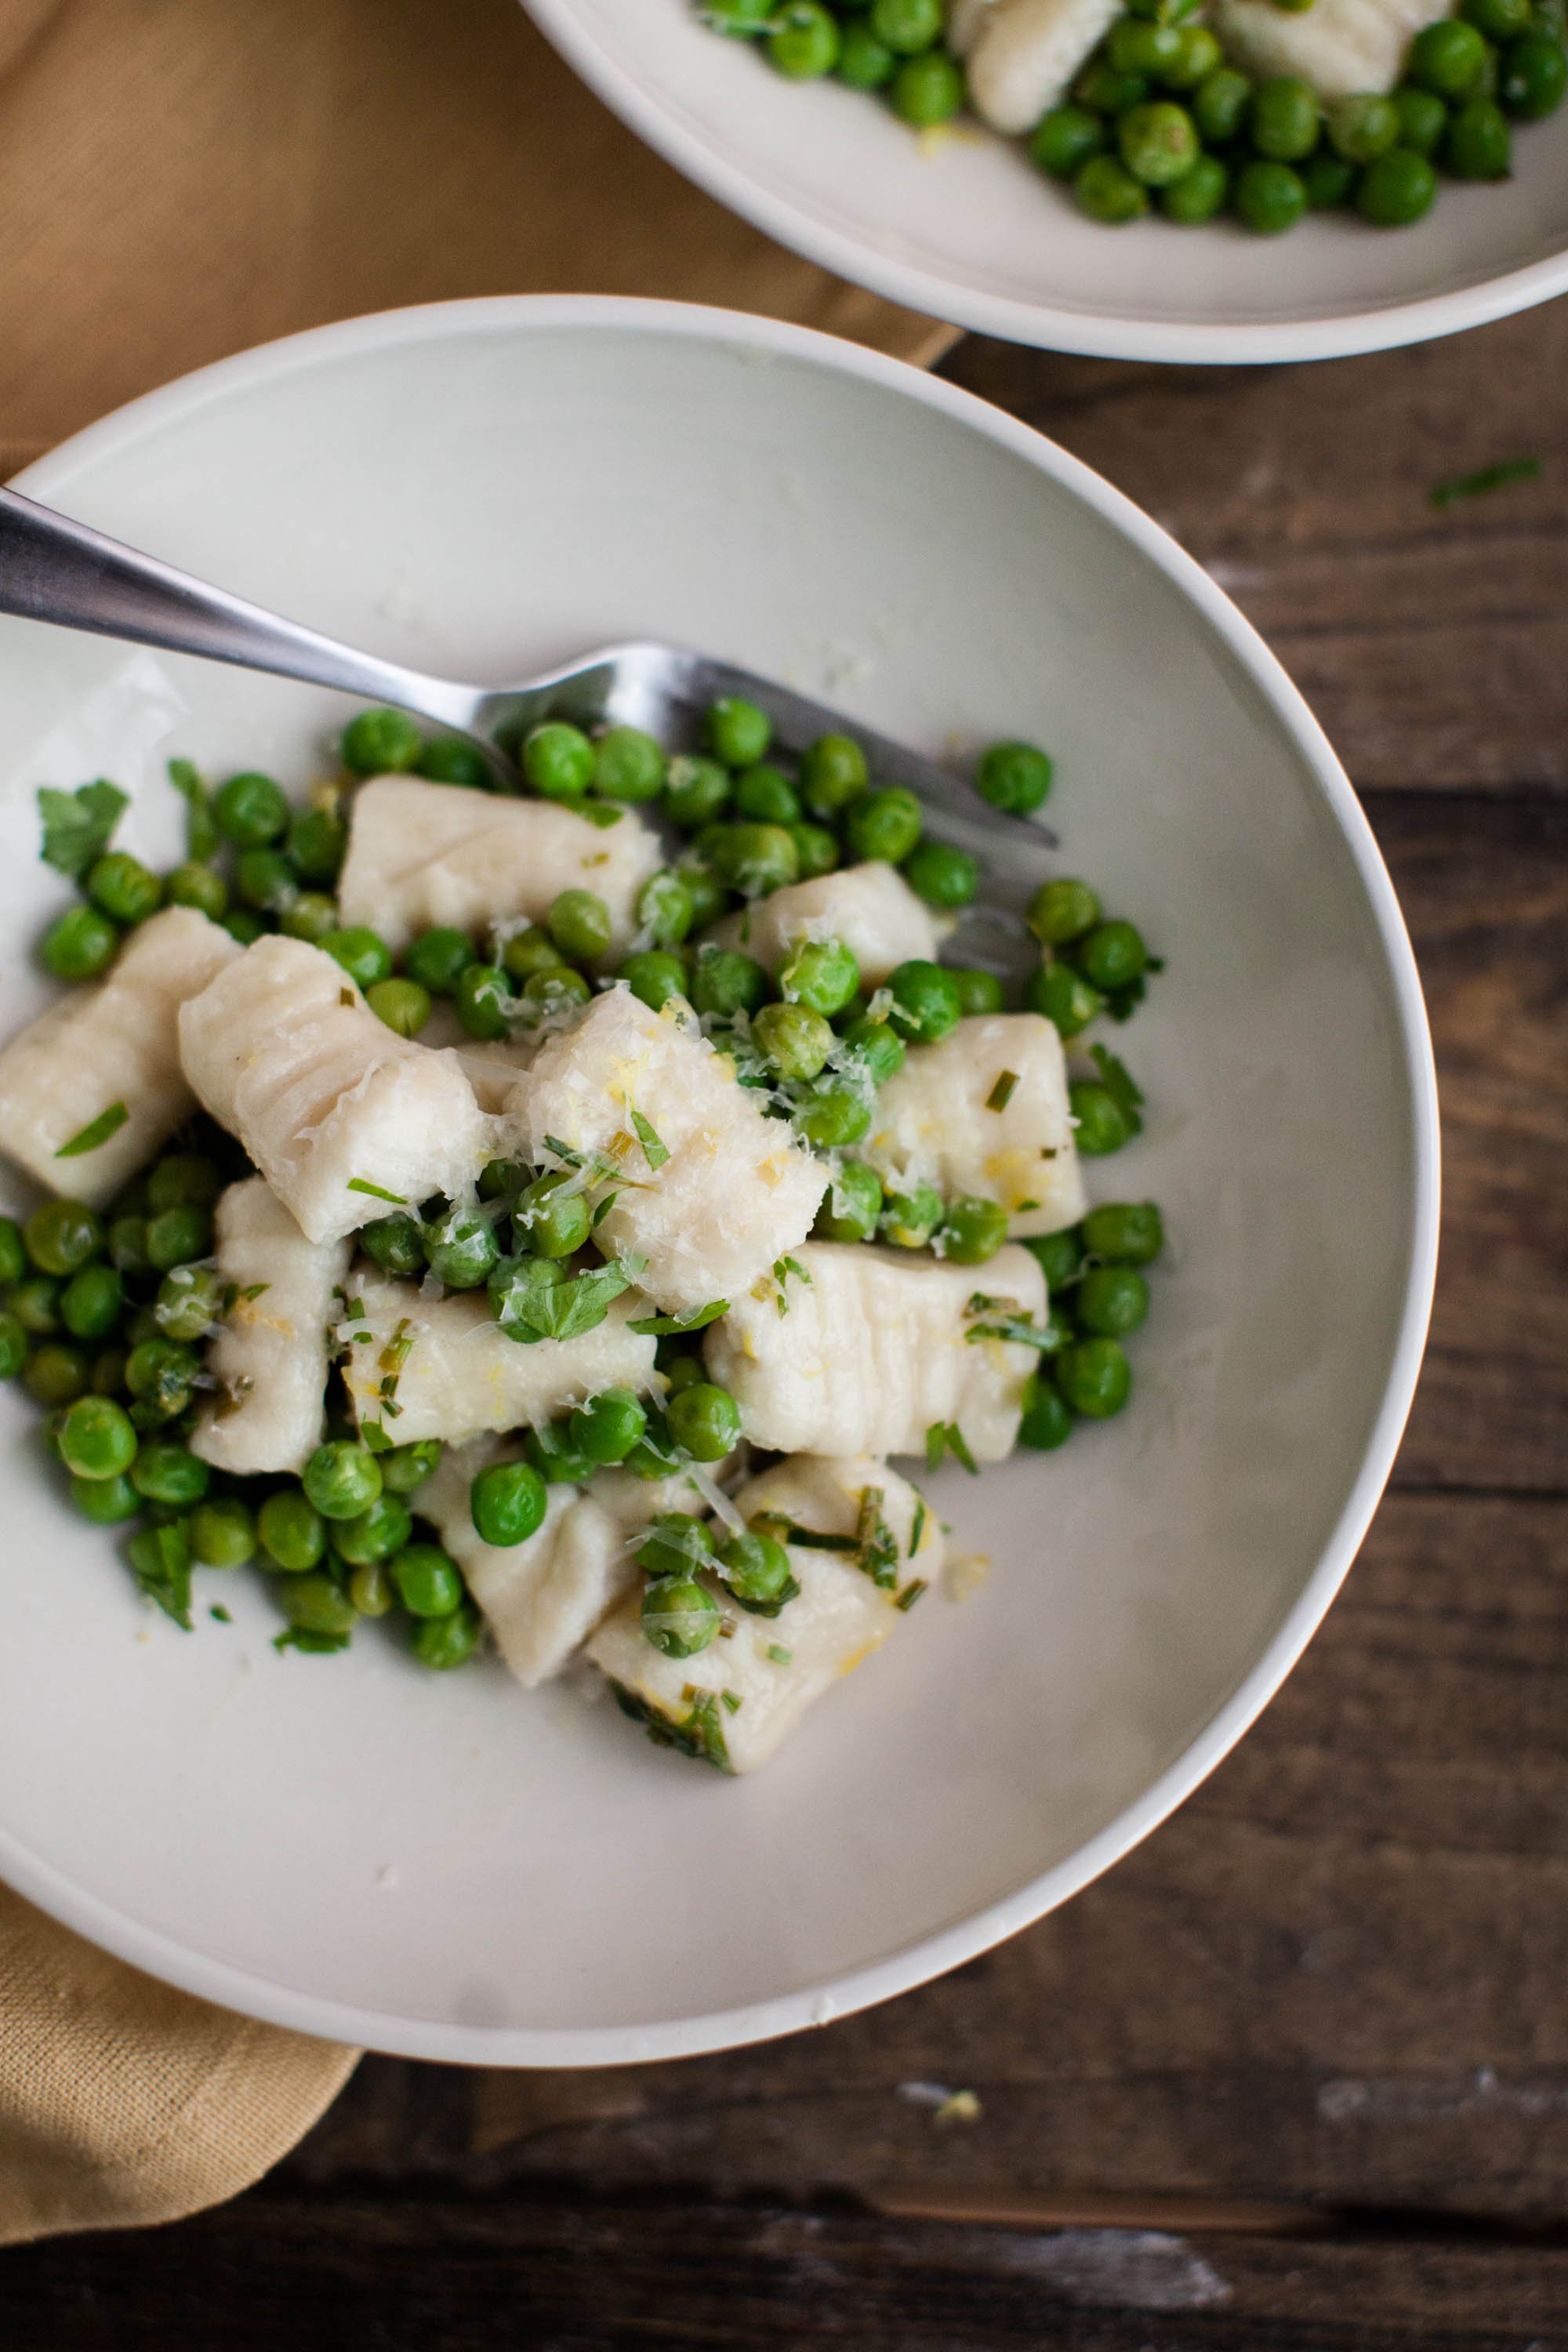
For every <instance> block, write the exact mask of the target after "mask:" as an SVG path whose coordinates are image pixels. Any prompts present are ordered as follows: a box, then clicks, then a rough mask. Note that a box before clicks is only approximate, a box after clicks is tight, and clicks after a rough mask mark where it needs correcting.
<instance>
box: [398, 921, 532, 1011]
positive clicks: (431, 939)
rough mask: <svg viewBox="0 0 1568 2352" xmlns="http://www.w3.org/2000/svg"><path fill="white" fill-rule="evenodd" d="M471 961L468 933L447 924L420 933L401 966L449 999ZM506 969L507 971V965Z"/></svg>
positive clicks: (427, 988) (509, 944)
mask: <svg viewBox="0 0 1568 2352" xmlns="http://www.w3.org/2000/svg"><path fill="white" fill-rule="evenodd" d="M522 936H523V937H524V938H526V937H527V936H528V934H527V933H526V932H525V933H523V934H522ZM512 944H513V942H512V941H510V940H509V941H508V942H507V945H508V947H509V949H510V947H511V946H512ZM552 952H553V950H552ZM473 960H474V950H473V948H472V945H471V944H470V942H469V940H468V933H467V932H466V931H458V930H453V929H451V928H450V927H449V926H447V925H446V924H437V926H436V927H435V928H434V929H431V930H428V931H421V932H420V934H419V936H418V938H417V939H416V940H414V941H413V942H412V943H411V944H410V947H409V950H408V952H407V954H406V955H405V957H404V959H403V965H404V970H405V971H406V973H407V975H408V977H409V979H410V980H412V981H416V982H418V984H419V986H420V987H421V988H423V989H426V990H427V991H428V992H429V993H430V994H431V995H432V996H450V995H451V993H452V992H453V990H454V989H455V988H456V987H457V985H458V979H459V978H460V976H461V975H462V973H463V972H465V971H467V970H468V966H469V964H471V963H472V961H473ZM503 960H504V959H503ZM508 970H509V971H510V965H509V966H508ZM378 984H379V983H378Z"/></svg>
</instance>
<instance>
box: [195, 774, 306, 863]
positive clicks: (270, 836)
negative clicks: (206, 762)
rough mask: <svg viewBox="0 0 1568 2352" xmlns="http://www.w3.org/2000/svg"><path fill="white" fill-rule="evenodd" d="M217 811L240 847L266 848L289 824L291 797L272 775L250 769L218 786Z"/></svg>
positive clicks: (223, 830) (224, 830)
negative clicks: (289, 799)
mask: <svg viewBox="0 0 1568 2352" xmlns="http://www.w3.org/2000/svg"><path fill="white" fill-rule="evenodd" d="M213 814H214V816H215V817H216V820H217V826H218V831H219V832H220V833H221V834H222V835H224V837H225V839H226V840H228V841H231V842H232V843H233V844H234V845H235V847H236V848H237V849H264V848H265V847H266V846H267V844H268V842H271V841H276V840H277V839H278V837H279V835H280V834H282V833H283V832H284V831H286V829H287V827H288V824H289V801H288V796H287V794H286V793H284V790H283V787H282V785H281V784H279V783H277V782H274V780H273V779H272V777H270V776H263V775H258V774H257V773H255V772H250V771H247V772H246V773H245V774H243V775H238V776H230V778H229V780H228V782H226V784H220V785H219V786H218V789H217V792H216V794H215V796H214V799H213Z"/></svg>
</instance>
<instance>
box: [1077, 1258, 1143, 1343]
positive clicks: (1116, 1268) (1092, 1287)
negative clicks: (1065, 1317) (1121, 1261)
mask: <svg viewBox="0 0 1568 2352" xmlns="http://www.w3.org/2000/svg"><path fill="white" fill-rule="evenodd" d="M1073 1313H1074V1315H1075V1317H1076V1318H1077V1320H1078V1322H1079V1327H1080V1328H1081V1329H1083V1330H1085V1331H1088V1332H1090V1333H1092V1334H1093V1335H1094V1336H1095V1337H1096V1338H1099V1339H1120V1338H1121V1334H1122V1333H1123V1332H1124V1331H1136V1330H1137V1329H1138V1328H1139V1326H1140V1325H1141V1324H1142V1323H1143V1322H1144V1321H1146V1320H1147V1318H1148V1314H1149V1286H1148V1284H1147V1283H1146V1282H1145V1281H1144V1279H1143V1276H1142V1275H1141V1274H1140V1273H1139V1271H1138V1269H1137V1267H1136V1266H1131V1265H1095V1266H1090V1268H1089V1272H1088V1273H1087V1274H1086V1275H1085V1276H1084V1277H1083V1280H1082V1281H1081V1282H1080V1283H1079V1286H1078V1292H1077V1296H1076V1297H1075V1298H1074V1300H1073Z"/></svg>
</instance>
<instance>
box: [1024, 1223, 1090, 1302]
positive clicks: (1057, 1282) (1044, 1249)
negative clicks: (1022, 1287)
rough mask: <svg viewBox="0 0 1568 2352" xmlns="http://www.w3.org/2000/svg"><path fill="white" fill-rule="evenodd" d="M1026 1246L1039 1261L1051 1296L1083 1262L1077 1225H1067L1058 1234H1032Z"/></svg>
mask: <svg viewBox="0 0 1568 2352" xmlns="http://www.w3.org/2000/svg"><path fill="white" fill-rule="evenodd" d="M1024 1247H1025V1248H1026V1250H1027V1251H1028V1253H1029V1255H1030V1256H1031V1257H1033V1258H1035V1259H1037V1261H1038V1264H1039V1268H1040V1272H1041V1273H1042V1274H1043V1275H1044V1276H1045V1277H1046V1289H1047V1294H1049V1295H1051V1296H1054V1295H1055V1293H1056V1292H1057V1291H1058V1290H1060V1289H1061V1288H1062V1286H1063V1285H1064V1284H1065V1283H1068V1282H1070V1281H1071V1280H1072V1278H1073V1276H1074V1275H1075V1274H1076V1273H1077V1272H1078V1270H1079V1266H1080V1265H1082V1263H1083V1244H1082V1242H1081V1241H1080V1240H1079V1233H1078V1228H1077V1227H1076V1226H1075V1225H1068V1226H1065V1227H1064V1228H1063V1230H1062V1231H1061V1232H1060V1233H1058V1234H1031V1236H1030V1237H1029V1239H1028V1240H1027V1241H1026V1243H1025V1244H1024Z"/></svg>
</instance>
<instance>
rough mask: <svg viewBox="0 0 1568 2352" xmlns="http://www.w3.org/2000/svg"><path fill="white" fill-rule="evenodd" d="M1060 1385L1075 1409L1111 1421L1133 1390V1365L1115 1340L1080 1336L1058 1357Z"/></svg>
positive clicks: (1058, 1380)
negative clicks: (1111, 1417)
mask: <svg viewBox="0 0 1568 2352" xmlns="http://www.w3.org/2000/svg"><path fill="white" fill-rule="evenodd" d="M1054 1370H1055V1377H1056V1383H1057V1386H1058V1389H1059V1390H1060V1391H1061V1393H1062V1395H1063V1396H1064V1397H1065V1398H1066V1400H1067V1402H1068V1404H1069V1405H1070V1406H1071V1407H1072V1410H1073V1411H1074V1412H1080V1413H1083V1414H1085V1415H1086V1416H1087V1417H1088V1418H1089V1420H1091V1421H1108V1420H1109V1419H1110V1416H1111V1414H1112V1413H1117V1412H1121V1408H1122V1406H1123V1405H1124V1404H1125V1403H1126V1402H1127V1400H1128V1398H1129V1396H1130V1395H1131V1392H1132V1367H1131V1364H1130V1363H1129V1362H1128V1360H1127V1358H1126V1357H1125V1355H1124V1354H1123V1353H1122V1351H1121V1348H1120V1347H1119V1346H1118V1344H1117V1342H1116V1341H1115V1340H1114V1339H1079V1340H1078V1341H1076V1342H1075V1344H1074V1345H1073V1346H1072V1347H1070V1348H1063V1349H1061V1351H1060V1353H1059V1354H1058V1356H1057V1358H1056V1361H1055V1366H1054Z"/></svg>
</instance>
